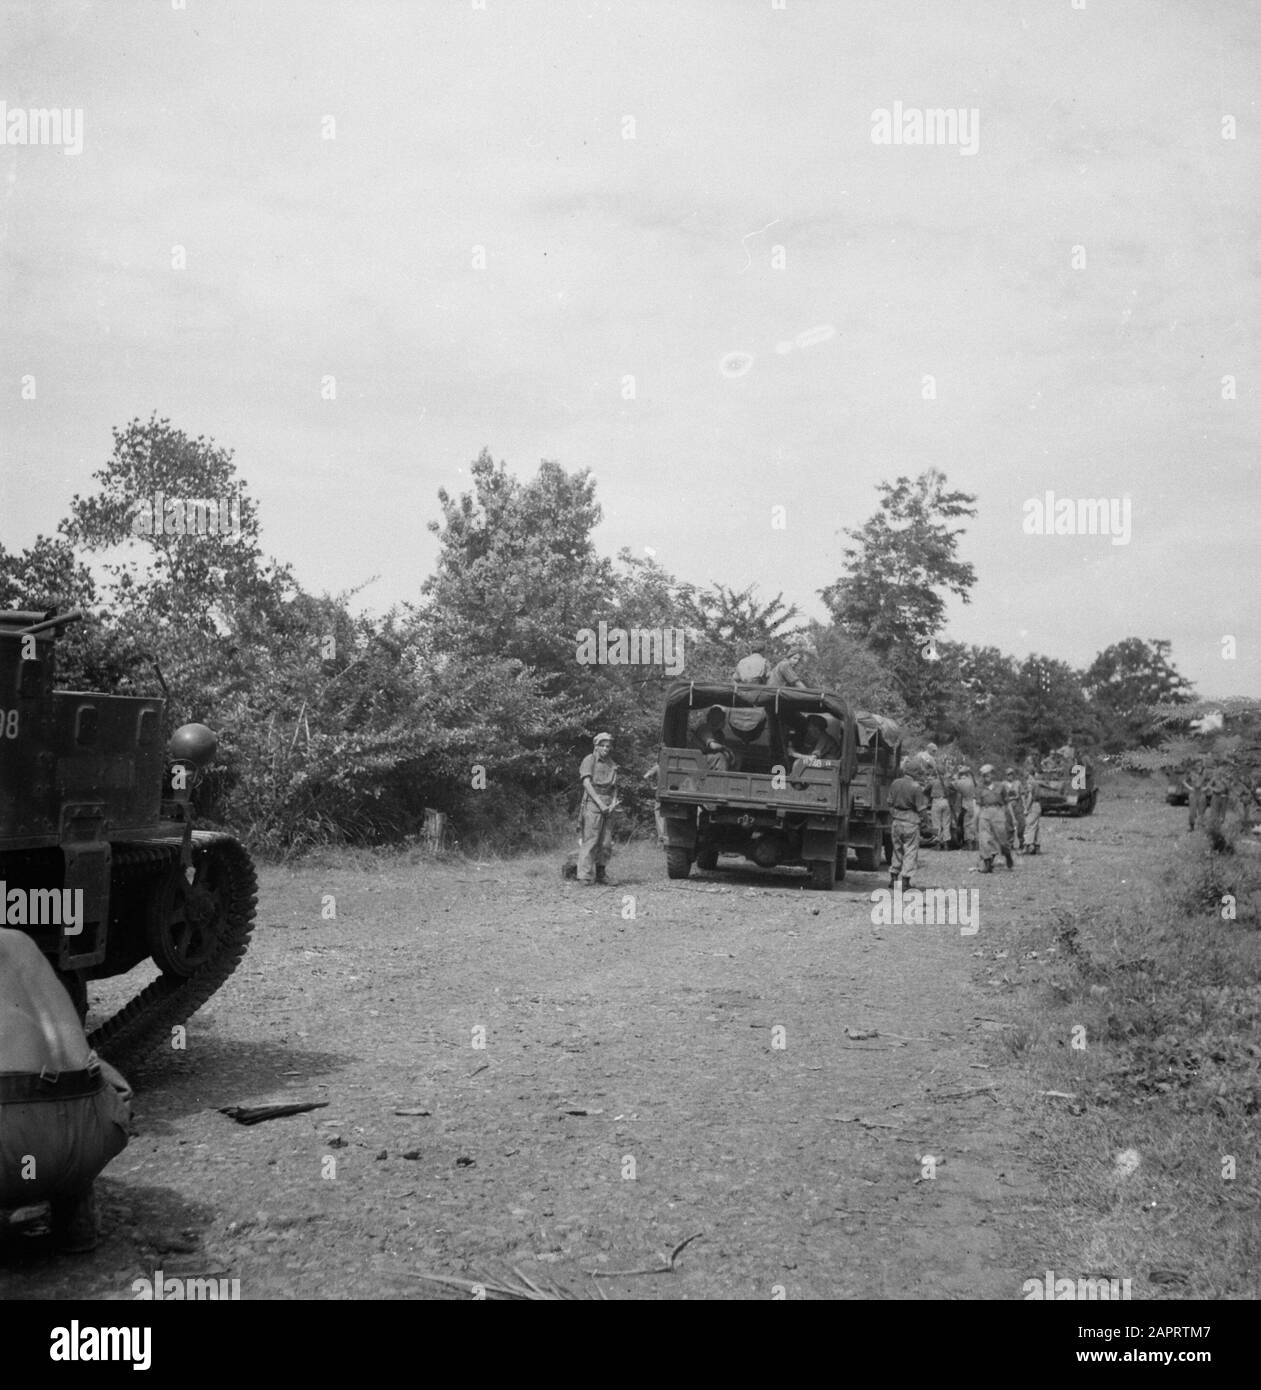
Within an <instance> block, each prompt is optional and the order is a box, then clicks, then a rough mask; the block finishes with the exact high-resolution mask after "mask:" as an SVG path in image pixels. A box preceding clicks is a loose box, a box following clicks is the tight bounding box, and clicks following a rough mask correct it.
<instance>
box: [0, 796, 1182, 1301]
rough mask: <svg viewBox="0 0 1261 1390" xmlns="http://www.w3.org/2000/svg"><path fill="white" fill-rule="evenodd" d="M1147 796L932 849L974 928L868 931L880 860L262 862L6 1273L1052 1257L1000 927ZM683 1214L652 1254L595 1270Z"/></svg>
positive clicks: (126, 1292) (789, 1283) (701, 1286)
mask: <svg viewBox="0 0 1261 1390" xmlns="http://www.w3.org/2000/svg"><path fill="white" fill-rule="evenodd" d="M1159 809H1163V808H1159ZM1159 809H1158V808H1156V807H1155V806H1133V805H1125V804H1117V803H1108V802H1103V803H1101V806H1100V811H1099V813H1098V814H1097V815H1096V817H1094V818H1093V819H1092V820H1090V821H1081V822H1071V821H1059V822H1054V823H1052V824H1051V825H1050V826H1049V828H1048V830H1047V832H1046V835H1045V840H1046V843H1047V853H1045V854H1044V855H1043V856H1041V857H1039V858H1036V859H1020V858H1018V859H1017V867H1016V870H1015V872H1013V873H1008V872H1007V871H1006V870H1003V869H1001V868H1000V869H999V871H998V872H997V873H995V874H994V875H993V876H992V877H981V876H979V875H977V874H975V873H971V872H969V869H970V868H971V866H972V865H973V864H974V862H975V859H974V856H972V855H964V854H961V853H953V854H933V853H928V854H926V855H925V868H924V871H923V872H922V873H921V875H920V881H922V882H923V883H924V884H927V885H954V886H961V887H963V888H965V889H966V888H977V889H979V890H980V898H979V909H980V921H979V927H980V930H979V932H978V934H977V935H974V936H971V935H965V934H963V933H961V931H960V928H959V926H957V925H953V926H952V925H940V926H923V925H919V926H915V925H910V926H896V925H890V926H883V927H881V926H875V925H873V921H872V903H871V901H870V893H871V891H872V889H873V888H877V887H880V886H882V885H883V884H884V883H885V879H884V877H883V875H872V874H860V873H858V872H857V871H855V870H853V869H851V871H850V875H849V877H848V878H847V880H846V881H845V882H844V883H843V884H842V885H840V886H838V889H837V890H836V891H835V892H834V893H832V894H821V893H815V892H809V891H805V890H803V888H802V886H801V884H802V880H801V879H800V878H797V877H793V876H791V875H789V874H787V873H785V874H782V875H780V876H779V877H776V876H774V875H772V876H767V875H765V874H756V873H753V872H747V873H714V874H696V873H694V875H693V877H692V878H691V879H689V880H688V881H686V882H682V883H671V882H668V881H667V880H666V878H665V876H664V870H663V865H662V862H661V857H660V854H659V852H658V851H657V850H656V849H655V847H650V846H647V845H641V846H638V847H636V848H634V849H633V850H631V851H629V852H623V853H622V854H621V855H620V857H619V858H618V859H617V860H616V861H615V863H614V866H613V868H612V870H611V873H612V874H613V875H614V876H615V878H616V882H615V884H614V885H613V886H611V887H608V888H592V887H586V886H583V885H575V884H563V883H562V882H561V880H560V877H559V874H558V864H559V856H557V857H556V858H555V859H549V860H541V859H534V860H518V861H513V862H505V863H496V864H492V865H485V866H482V865H473V864H460V865H442V864H434V863H432V862H430V861H427V860H424V859H421V858H420V857H419V856H414V857H412V858H410V859H409V858H408V857H407V856H397V857H393V858H386V859H372V858H369V857H367V856H364V857H360V858H351V857H343V858H340V859H338V860H336V861H329V864H328V865H326V866H320V865H307V866H304V867H302V868H300V869H298V870H296V871H290V870H287V869H279V868H272V869H268V870H265V871H264V872H263V873H262V875H261V880H262V891H261V896H260V906H259V928H258V931H257V934H256V941H255V944H254V946H253V947H252V949H251V953H250V955H249V956H248V958H247V960H246V963H245V965H244V966H243V968H242V970H241V971H240V972H238V974H237V975H236V976H235V977H234V979H233V981H232V982H231V983H230V985H229V986H228V987H226V988H225V989H224V991H223V992H222V993H221V994H220V995H219V996H218V997H217V998H216V999H215V1000H214V1001H213V1002H212V1004H211V1006H210V1007H208V1008H207V1009H205V1010H204V1011H203V1012H202V1013H201V1014H200V1015H198V1016H197V1017H196V1018H195V1019H194V1020H193V1021H192V1023H191V1025H190V1026H189V1030H188V1035H187V1046H186V1048H185V1049H184V1050H175V1049H171V1050H168V1051H163V1052H162V1053H161V1054H159V1055H157V1056H156V1057H155V1058H153V1059H152V1060H151V1061H149V1062H147V1063H146V1064H145V1065H143V1066H141V1067H137V1068H134V1069H133V1071H132V1080H133V1083H134V1084H135V1086H136V1089H137V1092H138V1096H137V1101H136V1127H137V1129H138V1131H139V1132H138V1135H137V1137H136V1138H135V1139H134V1140H133V1141H132V1143H131V1145H130V1147H129V1148H128V1149H126V1150H125V1151H124V1152H123V1153H122V1154H121V1155H120V1156H119V1157H118V1159H117V1160H115V1162H114V1164H113V1165H112V1166H111V1168H110V1169H109V1170H108V1171H107V1174H106V1175H105V1176H104V1177H103V1178H102V1180H101V1182H100V1193H101V1197H102V1216H103V1226H104V1239H103V1241H102V1244H101V1246H100V1248H99V1250H98V1251H97V1252H96V1253H95V1254H93V1255H91V1256H87V1257H79V1258H60V1259H59V1258H53V1257H50V1256H47V1255H44V1254H31V1253H29V1252H27V1253H21V1252H19V1253H18V1254H16V1255H14V1254H10V1255H9V1256H8V1257H7V1259H6V1262H5V1263H3V1264H0V1297H4V1298H22V1297H35V1298H50V1297H51V1298H57V1297H69V1296H77V1297H91V1298H104V1299H129V1298H132V1297H134V1296H135V1295H134V1294H133V1291H132V1282H133V1280H136V1279H138V1278H141V1277H149V1278H151V1277H152V1276H153V1273H154V1271H155V1270H157V1269H161V1270H162V1271H163V1272H164V1276H165V1277H168V1278H170V1277H175V1276H180V1275H184V1276H191V1277H220V1278H229V1279H239V1281H240V1296H241V1297H242V1298H292V1297H299V1298H349V1299H354V1298H389V1299H397V1298H434V1297H439V1298H441V1297H467V1296H468V1295H467V1294H465V1293H462V1292H460V1291H459V1290H456V1289H444V1288H443V1287H441V1286H437V1285H431V1284H429V1283H426V1282H423V1281H421V1280H418V1279H417V1278H415V1277H414V1276H415V1275H416V1274H417V1273H422V1272H427V1273H431V1274H438V1275H445V1276H455V1277H464V1278H468V1279H477V1278H478V1277H479V1276H490V1277H492V1278H502V1277H504V1276H509V1277H511V1276H510V1271H511V1269H512V1267H514V1266H515V1267H516V1268H518V1269H520V1270H521V1271H522V1272H523V1273H525V1274H527V1275H529V1276H530V1277H532V1278H534V1279H536V1280H538V1279H540V1278H546V1279H548V1280H552V1281H555V1283H556V1284H558V1285H560V1286H562V1287H563V1288H565V1289H567V1290H570V1291H572V1292H574V1293H576V1294H578V1295H581V1296H584V1297H590V1296H598V1294H597V1293H596V1290H597V1285H599V1286H601V1287H602V1288H603V1289H604V1292H605V1293H606V1294H607V1296H608V1297H610V1298H715V1297H737V1298H773V1297H777V1296H785V1297H788V1298H833V1297H848V1296H870V1297H881V1298H885V1297H888V1298H925V1297H948V1298H958V1297H983V1298H995V1299H1011V1298H1019V1297H1020V1296H1021V1284H1022V1282H1023V1280H1025V1279H1026V1278H1028V1277H1029V1276H1030V1274H1031V1273H1040V1272H1041V1270H1042V1268H1043V1264H1044V1260H1045V1257H1046V1254H1047V1251H1046V1247H1045V1242H1044V1238H1043V1234H1042V1232H1041V1228H1040V1226H1039V1222H1040V1220H1041V1216H1040V1212H1041V1210H1042V1205H1041V1201H1040V1200H1039V1198H1040V1191H1039V1181H1038V1178H1037V1176H1036V1173H1035V1171H1034V1169H1033V1165H1032V1163H1031V1161H1030V1157H1031V1153H1032V1151H1033V1144H1032V1141H1031V1140H1030V1138H1029V1136H1028V1129H1027V1126H1028V1123H1029V1118H1028V1117H1029V1114H1030V1112H1031V1102H1030V1098H1029V1095H1028V1086H1027V1083H1026V1082H1023V1081H1022V1080H1021V1078H1020V1076H1019V1074H1018V1072H1017V1071H1016V1069H1015V1068H1014V1067H1013V1066H1011V1065H1010V1060H1009V1058H1008V1057H1007V1056H1006V1055H1005V1054H1004V1051H1003V1049H1002V1048H1001V1047H1000V1046H996V1045H995V1044H996V1042H997V1039H998V1037H999V1035H1000V1030H1001V1029H1002V1027H1003V1025H1004V1022H1005V1021H1006V1020H1005V1017H1004V1014H1003V1013H1002V1008H1003V1005H1002V1003H1001V1000H1000V998H999V997H998V995H999V994H1000V993H1001V991H995V990H994V989H993V988H990V987H988V986H987V984H986V982H985V980H984V979H983V971H982V969H981V966H982V962H983V960H984V958H985V955H986V942H987V937H988V934H989V933H990V932H991V931H992V930H993V929H995V928H997V927H1002V928H1005V929H1007V930H1010V929H1012V928H1013V927H1015V928H1017V929H1018V927H1019V924H1020V922H1021V920H1022V919H1027V917H1028V915H1029V914H1033V913H1037V912H1039V911H1041V910H1043V909H1044V907H1045V905H1046V904H1047V903H1049V902H1050V901H1051V900H1052V899H1054V901H1055V903H1056V904H1057V905H1058V906H1060V907H1061V908H1063V907H1065V906H1071V904H1072V902H1073V900H1074V896H1075V895H1076V894H1084V893H1090V892H1092V891H1093V890H1094V889H1095V888H1096V887H1097V886H1098V884H1099V883H1101V882H1103V881H1104V880H1107V881H1115V879H1116V877H1117V875H1118V873H1119V872H1120V867H1121V865H1122V863H1123V862H1128V861H1126V856H1127V855H1128V854H1129V853H1131V851H1132V849H1133V843H1132V838H1131V836H1130V834H1129V832H1130V831H1131V830H1134V829H1135V828H1136V827H1140V830H1139V833H1140V834H1141V833H1143V832H1142V830H1141V827H1145V826H1146V825H1147V821H1148V819H1150V818H1151V817H1153V816H1158V814H1159ZM1083 841H1084V843H1083ZM1148 852H1149V853H1155V842H1154V841H1152V842H1151V845H1150V846H1149V850H1148ZM726 862H728V861H724V863H726ZM732 862H735V861H732ZM334 909H335V912H336V917H335V918H329V917H328V916H327V915H326V914H327V913H329V912H330V911H332V910H334ZM632 914H633V915H632ZM134 988H135V983H134V981H133V982H131V983H130V984H129V986H128V991H127V992H130V990H131V989H134ZM121 993H123V991H122V990H121V989H119V988H118V987H117V986H115V985H114V984H113V983H112V982H111V984H110V986H109V988H108V989H106V988H105V987H102V989H101V991H100V992H99V995H98V1002H100V1001H103V1002H104V1003H105V1004H106V1005H107V1006H109V1004H110V1001H111V1000H113V999H116V998H117V997H119V995H120V994H121ZM304 1100H319V1101H326V1102H327V1108H325V1109H320V1110H315V1111H312V1112H310V1113H308V1114H303V1115H298V1116H293V1117H290V1118H284V1119H277V1120H273V1121H270V1122H267V1123H264V1124H260V1125H257V1126H254V1127H249V1128H246V1127H243V1126H240V1125H238V1124H236V1123H234V1122H233V1121H232V1120H230V1119H228V1118H226V1117H225V1116H224V1115H222V1114H220V1113H218V1110H217V1107H221V1106H230V1105H238V1104H248V1105H258V1104H263V1103H267V1102H278V1101H304ZM399 1112H411V1113H399ZM418 1112H425V1113H418ZM929 1159H932V1160H934V1161H933V1162H930V1161H928V1160H929ZM697 1233H699V1237H698V1238H697V1239H696V1240H694V1241H692V1242H691V1243H690V1244H689V1245H687V1246H686V1248H684V1249H683V1250H682V1251H680V1253H679V1254H678V1257H677V1260H676V1262H675V1267H674V1269H673V1270H672V1272H670V1273H660V1274H635V1275H622V1276H618V1277H607V1278H601V1279H599V1280H596V1279H593V1278H592V1277H591V1273H590V1272H594V1271H600V1272H602V1273H604V1274H606V1275H608V1274H611V1272H613V1271H618V1270H645V1269H649V1268H651V1267H654V1266H657V1265H659V1264H660V1263H662V1262H663V1261H664V1262H668V1260H669V1256H670V1253H671V1252H672V1251H673V1250H674V1248H675V1247H676V1246H678V1245H679V1243H680V1242H682V1241H683V1240H685V1239H686V1238H687V1237H690V1236H693V1235H696V1234H697Z"/></svg>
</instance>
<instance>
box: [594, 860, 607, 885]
mask: <svg viewBox="0 0 1261 1390" xmlns="http://www.w3.org/2000/svg"><path fill="white" fill-rule="evenodd" d="M595 881H596V882H597V883H607V882H608V881H609V880H608V877H607V875H606V874H605V872H604V865H603V864H597V865H596V866H595Z"/></svg>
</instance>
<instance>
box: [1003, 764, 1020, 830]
mask: <svg viewBox="0 0 1261 1390" xmlns="http://www.w3.org/2000/svg"><path fill="white" fill-rule="evenodd" d="M1003 791H1004V793H1005V794H1006V796H1007V837H1008V839H1009V840H1010V841H1011V842H1012V844H1013V845H1014V846H1015V847H1016V849H1019V850H1023V849H1024V847H1025V805H1024V788H1023V787H1022V786H1021V785H1020V778H1019V777H1017V776H1016V769H1015V768H1014V767H1009V768H1008V769H1007V771H1006V773H1005V774H1004V779H1003Z"/></svg>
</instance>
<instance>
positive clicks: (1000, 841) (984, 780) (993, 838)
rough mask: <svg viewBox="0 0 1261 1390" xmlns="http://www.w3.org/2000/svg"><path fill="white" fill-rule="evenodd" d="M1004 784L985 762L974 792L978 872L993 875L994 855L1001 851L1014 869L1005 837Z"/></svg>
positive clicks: (1005, 797) (1008, 865) (1005, 802)
mask: <svg viewBox="0 0 1261 1390" xmlns="http://www.w3.org/2000/svg"><path fill="white" fill-rule="evenodd" d="M1002 788H1003V783H1001V782H995V780H994V768H993V766H992V764H990V763H986V764H985V765H984V766H983V767H982V768H981V785H980V787H979V788H978V789H977V793H976V803H977V850H978V853H979V855H980V859H981V872H982V873H985V874H992V873H993V872H994V856H995V855H996V854H998V852H999V851H1000V850H1001V851H1002V855H1003V859H1004V860H1005V861H1006V863H1007V867H1008V868H1009V869H1014V868H1015V867H1016V865H1015V863H1014V861H1013V860H1012V857H1011V841H1010V840H1009V839H1008V838H1007V794H1006V793H1005V792H1004V791H1003V790H1002Z"/></svg>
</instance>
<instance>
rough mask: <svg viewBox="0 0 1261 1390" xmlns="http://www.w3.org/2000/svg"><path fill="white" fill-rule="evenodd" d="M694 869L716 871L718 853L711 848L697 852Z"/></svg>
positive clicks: (707, 847)
mask: <svg viewBox="0 0 1261 1390" xmlns="http://www.w3.org/2000/svg"><path fill="white" fill-rule="evenodd" d="M696 867H697V868H698V869H705V870H709V869H716V868H717V867H718V851H717V850H716V849H714V848H712V846H706V848H705V849H703V850H701V851H699V853H698V854H697V856H696Z"/></svg>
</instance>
